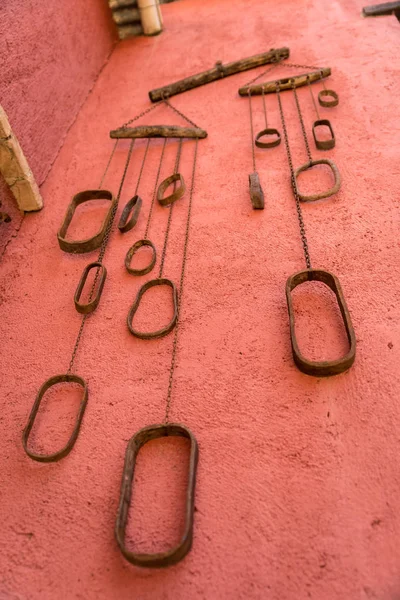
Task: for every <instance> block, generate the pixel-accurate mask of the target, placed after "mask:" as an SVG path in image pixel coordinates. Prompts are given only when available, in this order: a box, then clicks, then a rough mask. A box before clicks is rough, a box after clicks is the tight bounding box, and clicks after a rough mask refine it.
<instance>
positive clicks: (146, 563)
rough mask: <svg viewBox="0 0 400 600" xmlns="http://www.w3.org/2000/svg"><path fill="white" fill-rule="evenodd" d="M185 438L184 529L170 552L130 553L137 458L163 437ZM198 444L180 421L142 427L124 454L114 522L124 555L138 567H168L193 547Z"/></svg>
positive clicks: (130, 441)
mask: <svg viewBox="0 0 400 600" xmlns="http://www.w3.org/2000/svg"><path fill="white" fill-rule="evenodd" d="M172 436H174V437H176V436H179V437H185V438H187V439H188V440H189V441H190V458H189V476H188V484H187V491H186V502H185V528H184V532H183V535H182V537H181V540H180V542H179V543H178V545H177V546H175V547H174V548H172V549H171V550H168V551H167V552H157V553H153V554H139V553H136V552H131V551H130V550H128V549H127V547H126V546H125V536H126V525H127V522H128V513H129V505H130V502H131V496H132V482H133V477H134V472H135V466H136V460H137V456H138V453H139V450H140V448H142V446H144V445H145V444H147V442H150V441H151V440H155V439H157V438H161V437H172ZM198 455H199V450H198V445H197V441H196V438H195V437H194V435H193V433H192V432H191V431H190V429H188V428H187V427H185V426H184V425H180V424H178V423H167V424H163V425H150V427H144V428H143V429H140V430H139V431H138V432H137V433H135V435H134V436H133V437H132V438H131V439H130V440H129V443H128V447H127V449H126V454H125V464H124V470H123V473H122V483H121V493H120V499H119V505H118V511H117V519H116V522H115V537H116V540H117V544H118V546H119V548H120V550H121V552H122V554H123V555H124V557H125V558H126V559H127V560H128V561H129V562H130V563H132V564H133V565H136V566H138V567H155V568H157V567H169V566H171V565H175V564H176V563H178V562H179V561H181V560H182V559H183V558H184V557H185V556H186V554H187V553H188V552H189V550H190V549H191V547H192V540H193V518H194V496H195V487H196V471H197V462H198Z"/></svg>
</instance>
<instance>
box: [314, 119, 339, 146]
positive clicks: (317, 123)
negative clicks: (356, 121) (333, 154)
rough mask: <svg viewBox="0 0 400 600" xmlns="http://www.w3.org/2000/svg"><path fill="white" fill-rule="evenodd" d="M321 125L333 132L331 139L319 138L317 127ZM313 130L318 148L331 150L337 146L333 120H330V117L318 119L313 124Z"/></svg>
mask: <svg viewBox="0 0 400 600" xmlns="http://www.w3.org/2000/svg"><path fill="white" fill-rule="evenodd" d="M321 126H322V127H328V128H329V130H330V132H331V139H330V140H319V139H318V138H317V134H316V129H317V128H318V127H321ZM312 132H313V136H314V142H315V145H316V147H317V148H318V150H331V149H332V148H334V147H335V142H336V140H335V134H334V133H333V129H332V125H331V122H330V121H328V119H318V121H315V122H314V124H313V126H312Z"/></svg>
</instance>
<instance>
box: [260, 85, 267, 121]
mask: <svg viewBox="0 0 400 600" xmlns="http://www.w3.org/2000/svg"><path fill="white" fill-rule="evenodd" d="M261 95H262V101H263V109H264V118H265V129H268V118H267V105H266V103H265V93H264V88H263V89H262V94H261Z"/></svg>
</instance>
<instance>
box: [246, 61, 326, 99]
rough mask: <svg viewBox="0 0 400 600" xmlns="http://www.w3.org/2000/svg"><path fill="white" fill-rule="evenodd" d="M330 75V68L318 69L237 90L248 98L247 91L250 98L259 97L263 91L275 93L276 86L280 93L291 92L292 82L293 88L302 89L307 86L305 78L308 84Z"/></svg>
mask: <svg viewBox="0 0 400 600" xmlns="http://www.w3.org/2000/svg"><path fill="white" fill-rule="evenodd" d="M330 74H331V70H330V68H329V67H328V68H325V69H320V70H319V71H312V72H311V73H303V74H302V75H293V76H292V77H284V78H283V79H276V80H275V81H266V82H265V83H261V84H258V85H250V86H249V85H246V86H245V87H242V88H239V95H240V96H248V94H249V90H250V93H251V95H252V96H260V95H261V94H262V92H263V90H264V94H272V93H273V92H276V86H277V84H279V88H280V91H281V92H282V91H283V90H291V89H292V81H293V80H294V85H295V87H297V88H298V87H302V86H303V85H307V78H309V80H310V83H315V82H316V81H321V79H324V78H325V77H329V75H330Z"/></svg>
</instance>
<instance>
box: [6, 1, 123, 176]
mask: <svg viewBox="0 0 400 600" xmlns="http://www.w3.org/2000/svg"><path fill="white" fill-rule="evenodd" d="M114 35H115V34H114V28H113V25H112V21H111V18H110V14H109V10H108V7H107V4H106V2H105V1H104V0H85V1H84V2H81V1H80V0H69V1H68V2H66V1H65V0H62V1H61V2H53V1H52V0H47V1H41V2H35V1H34V0H16V1H13V0H4V1H3V2H1V3H0V72H1V79H0V102H1V104H2V105H3V107H4V109H5V110H6V112H7V115H8V117H9V120H10V123H11V126H12V127H13V130H14V132H15V134H16V135H17V137H18V139H19V142H20V144H21V146H22V148H23V150H24V153H25V155H26V157H27V159H28V162H29V164H30V166H31V169H32V171H33V173H34V175H35V177H36V179H37V182H38V184H39V185H40V184H41V183H43V181H44V179H45V177H46V175H47V173H48V171H49V168H50V167H51V165H52V163H53V161H54V159H55V157H56V155H57V153H58V151H59V149H60V148H61V146H62V145H63V143H64V139H65V135H66V133H67V131H68V129H69V127H70V126H71V123H72V122H73V121H74V119H75V117H76V115H77V112H78V111H79V109H80V107H81V106H82V103H83V102H84V100H85V98H86V96H87V94H88V92H89V90H90V89H91V88H92V86H93V83H94V81H95V80H96V78H97V76H98V74H99V71H100V69H101V68H102V66H103V64H104V62H105V60H106V59H107V57H108V55H109V53H110V51H111V49H112V45H113V43H114V39H115V38H114Z"/></svg>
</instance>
